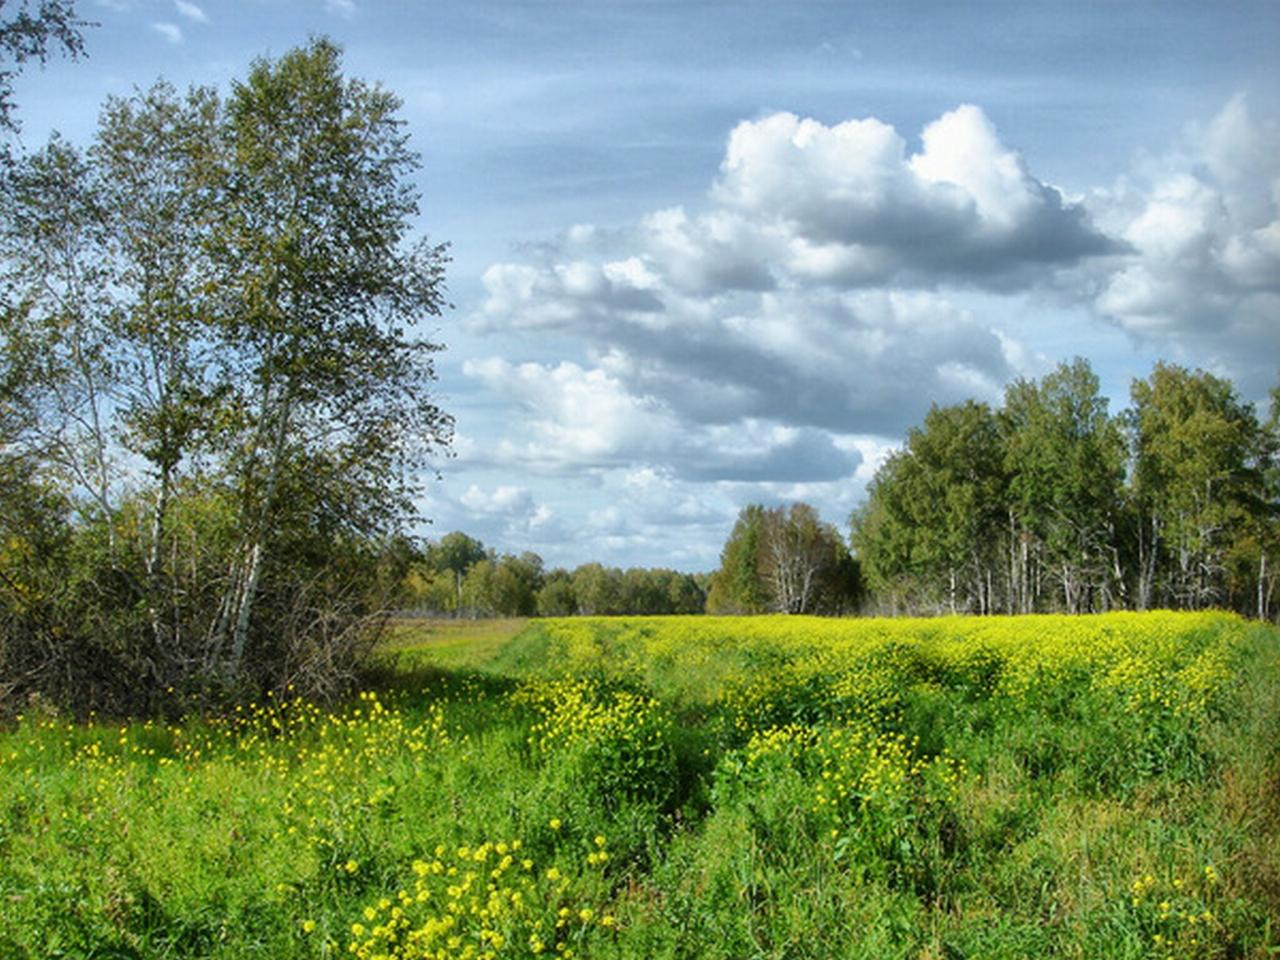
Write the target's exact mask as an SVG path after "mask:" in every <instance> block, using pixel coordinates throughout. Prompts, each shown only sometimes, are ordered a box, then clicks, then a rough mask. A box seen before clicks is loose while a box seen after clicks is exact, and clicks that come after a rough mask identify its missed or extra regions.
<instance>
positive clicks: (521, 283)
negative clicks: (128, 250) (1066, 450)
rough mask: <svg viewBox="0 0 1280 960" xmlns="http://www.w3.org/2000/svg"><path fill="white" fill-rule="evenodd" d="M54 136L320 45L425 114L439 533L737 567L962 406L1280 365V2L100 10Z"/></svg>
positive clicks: (269, 2)
mask: <svg viewBox="0 0 1280 960" xmlns="http://www.w3.org/2000/svg"><path fill="white" fill-rule="evenodd" d="M78 6H79V12H80V13H81V14H82V15H83V16H85V17H86V18H87V19H91V20H94V21H97V22H98V24H99V25H98V26H97V27H95V28H93V29H91V30H89V31H87V34H86V43H87V47H88V52H89V57H88V59H87V60H83V61H81V62H78V63H60V62H58V63H51V64H50V65H49V67H48V68H47V69H45V70H44V71H43V72H39V71H33V72H31V73H30V74H29V75H28V76H26V77H24V78H23V80H22V82H21V84H20V85H19V88H18V102H19V104H20V105H21V110H22V119H23V121H24V123H25V130H24V139H25V141H26V142H27V144H28V145H36V144H39V143H40V142H42V141H43V139H44V138H45V137H46V136H47V135H48V133H49V131H51V130H53V129H57V130H60V131H61V132H62V133H64V134H65V135H67V136H69V137H70V138H72V139H73V140H79V141H84V140H86V139H87V138H88V137H89V136H90V135H91V133H92V130H93V127H94V123H95V120H96V116H97V110H98V107H99V106H100V104H101V102H102V99H103V98H104V97H105V96H106V95H107V94H109V93H114V94H128V93H129V92H130V91H131V90H133V89H134V88H135V87H145V86H147V85H149V84H150V83H152V82H153V81H154V80H155V79H157V78H158V77H162V76H163V77H165V78H166V79H168V80H170V81H172V82H174V83H176V84H178V85H186V84H188V83H217V84H226V83H228V82H229V81H230V80H231V79H232V78H234V77H237V76H241V75H243V74H244V72H245V70H246V68H247V66H248V64H249V62H250V61H251V60H252V59H253V58H254V57H255V56H259V55H263V54H267V55H279V54H281V53H283V52H285V51H287V50H288V49H290V48H291V47H293V46H296V45H298V44H300V43H303V42H305V41H306V39H307V37H308V36H310V35H314V34H326V35H328V36H330V37H332V38H333V39H334V40H336V41H337V42H338V43H340V44H341V45H342V46H343V47H344V49H345V51H346V61H345V63H346V67H347V70H348V72H349V73H351V74H353V75H358V76H362V77H364V78H366V79H369V80H376V81H379V82H381V83H382V84H383V85H385V86H386V87H388V88H390V89H391V90H393V91H395V92H396V93H397V94H399V95H400V96H401V97H402V98H403V100H404V108H403V117H404V119H405V120H407V121H408V123H409V129H410V131H411V133H412V137H413V143H414V146H415V148H416V149H417V150H418V151H419V152H420V153H421V155H422V157H423V169H422V171H421V175H420V183H419V186H420V188H421V191H422V195H423V204H422V206H423V218H422V224H421V226H422V229H423V230H424V231H425V232H426V233H427V234H428V235H430V236H431V237H432V238H434V239H437V240H447V241H449V242H450V243H451V244H452V252H453V256H454V263H453V265H452V268H451V271H450V278H449V288H450V297H451V299H452V301H453V302H454V304H455V305H456V308H455V309H454V310H452V311H450V312H449V313H448V314H447V315H446V316H444V317H442V318H438V319H432V320H431V321H430V322H429V323H428V324H427V325H426V327H425V328H424V329H425V331H426V332H428V333H430V334H431V335H432V336H433V337H435V338H436V339H439V340H441V341H443V342H444V343H445V344H447V347H448V350H447V352H446V353H444V354H443V355H442V359H441V362H440V367H439V373H440V382H439V397H440V400H441V403H442V405H443V406H444V407H445V408H446V409H447V410H449V411H450V412H452V413H453V414H454V415H455V417H456V418H457V442H456V451H455V452H456V456H454V457H453V458H451V459H449V460H445V461H442V462H441V463H440V470H441V473H442V475H443V479H442V480H441V481H439V482H436V483H433V484H431V485H430V487H429V491H428V494H427V495H426V497H425V499H424V503H423V506H424V512H425V513H426V514H427V515H428V516H430V517H432V518H433V521H434V522H433V525H432V526H431V527H430V528H425V529H424V532H426V533H428V534H429V535H437V534H440V533H443V532H445V531H448V530H452V529H463V530H466V531H467V532H469V533H471V534H473V535H475V536H478V537H480V538H481V539H483V540H484V541H485V542H486V543H487V544H489V545H491V546H495V547H497V548H499V549H501V550H510V551H517V550H525V549H532V550H535V551H537V552H538V553H540V554H541V555H542V556H543V557H544V558H545V559H546V560H547V562H548V563H549V564H563V565H570V566H572V565H576V564H577V563H580V562H583V561H585V560H588V559H599V560H603V561H606V562H609V563H613V564H618V565H623V566H627V565H663V566H672V567H676V568H679V569H685V570H705V569H710V568H713V567H714V566H715V564H716V559H717V556H718V553H719V550H720V547H721V545H722V543H723V541H724V538H725V536H726V535H727V533H728V531H729V529H730V527H731V526H732V523H733V519H734V517H735V516H736V514H737V512H738V510H739V508H740V507H741V506H742V505H744V504H746V503H749V502H767V503H777V502H784V501H788V500H793V499H804V500H807V501H809V502H811V503H813V504H814V505H815V506H817V507H818V508H819V510H820V511H821V513H822V514H823V516H824V517H825V518H826V519H828V520H830V521H832V522H834V523H836V524H837V525H838V526H840V527H841V528H842V529H844V528H845V527H846V518H847V517H848V514H849V512H850V510H851V509H852V508H854V507H855V506H856V505H857V504H858V502H859V501H860V499H861V498H862V496H863V492H864V490H865V486H866V483H867V481H868V480H869V479H870V477H871V476H872V474H874V472H875V468H876V466H877V464H878V463H879V462H880V461H881V460H882V458H883V457H884V455H885V454H886V452H888V451H889V450H891V449H893V448H894V447H895V446H896V445H897V444H899V443H900V442H901V440H902V438H903V436H904V433H905V431H906V430H907V428H909V427H910V426H912V425H913V424H916V423H918V422H919V421H920V419H921V418H922V417H923V415H924V413H925V412H926V411H927V409H928V407H929V405H930V403H942V404H945V403H951V402H956V401H959V400H963V399H965V398H968V397H976V398H979V399H982V400H987V401H992V402H996V401H998V399H999V397H1000V396H1001V394H1002V392H1003V388H1004V385H1005V384H1006V383H1008V382H1009V381H1010V380H1012V379H1015V378H1017V377H1024V376H1025V377H1035V376H1040V375H1042V374H1043V373H1045V372H1047V371H1048V370H1050V369H1052V367H1053V366H1054V365H1055V364H1056V363H1057V362H1059V361H1061V360H1065V359H1070V358H1071V357H1073V356H1077V355H1079V356H1084V357H1086V358H1088V359H1089V360H1090V361H1091V362H1092V363H1093V365H1094V369H1095V370H1096V371H1097V372H1098V373H1099V375H1100V376H1101V378H1102V381H1103V387H1104V391H1105V392H1106V393H1107V394H1108V396H1110V397H1111V398H1112V408H1113V410H1118V409H1120V408H1121V407H1123V406H1124V405H1125V403H1126V402H1127V397H1128V389H1129V383H1130V381H1131V380H1132V379H1133V378H1134V377H1141V376H1145V375H1146V374H1147V373H1148V372H1149V371H1150V369H1151V366H1152V364H1153V363H1154V362H1155V361H1156V360H1157V359H1166V360H1171V361H1174V362H1179V363H1183V364H1187V365H1190V366H1199V367H1203V368H1205V369H1208V370H1211V371H1213V372H1215V373H1219V374H1223V375H1227V376H1230V377H1232V378H1233V379H1234V380H1235V382H1236V383H1237V385H1238V386H1239V388H1240V390H1241V392H1242V393H1243V394H1244V395H1245V397H1246V398H1249V399H1254V400H1260V399H1262V398H1263V396H1264V395H1265V393H1266V390H1267V389H1268V388H1269V387H1270V386H1271V385H1273V384H1275V383H1276V382H1277V380H1278V379H1280V56H1277V55H1276V51H1277V50H1280V5H1278V4H1277V3H1275V2H1271V0H1266V2H1257V3H1251V2H1221V3H1205V2H1203V0H1195V2H1174V0H1164V2H1158V3H1138V2H1128V3H1118V2H1113V0H1107V2H1101V0H1100V2H1073V3H1058V4H1050V3H1047V2H1044V3H1041V2H1028V0H1016V2H1012V3H982V4H957V3H954V2H945V3H906V2H903V3H877V4H871V3H853V2H830V3H827V2H812V3H805V2H797V3H793V4H784V3H779V2H777V0H768V2H754V0H744V2H738V3H727V2H724V3H722V2H696V0H683V2H666V0H653V2H614V0H526V2H514V0H434V2H425V0H424V2H409V0H396V2H392V0H378V2H375V0H306V2H304V0H80V2H79V4H78Z"/></svg>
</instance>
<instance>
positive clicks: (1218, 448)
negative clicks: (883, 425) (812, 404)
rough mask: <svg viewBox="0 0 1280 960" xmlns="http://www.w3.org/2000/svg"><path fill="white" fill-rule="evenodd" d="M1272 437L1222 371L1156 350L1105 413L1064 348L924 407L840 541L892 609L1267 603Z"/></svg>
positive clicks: (1088, 378) (1273, 535)
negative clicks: (1128, 400) (978, 399)
mask: <svg viewBox="0 0 1280 960" xmlns="http://www.w3.org/2000/svg"><path fill="white" fill-rule="evenodd" d="M1273 423H1274V422H1273ZM1277 449H1280V447H1278V446H1277V441H1276V440H1275V427H1274V425H1272V426H1270V427H1268V426H1266V425H1264V424H1260V423H1259V421H1258V417H1257V415H1256V413H1255V411H1254V409H1253V407H1252V406H1251V405H1250V404H1248V403H1245V402H1243V401H1242V400H1241V399H1240V398H1239V396H1238V395H1237V394H1236V391H1235V388H1234V387H1233V386H1232V384H1231V383H1230V382H1228V381H1226V380H1223V379H1220V378H1218V377H1214V376H1212V375H1211V374H1208V373H1204V372H1203V371H1188V370H1186V369H1184V368H1181V367H1176V366H1172V365H1169V364H1163V363H1162V364H1157V365H1156V368H1155V370H1154V371H1153V372H1152V374H1151V376H1150V378H1149V379H1148V380H1139V381H1135V383H1134V385H1133V392H1132V406H1131V408H1130V409H1129V410H1127V411H1124V412H1123V413H1122V414H1121V415H1120V416H1119V417H1112V416H1111V415H1110V414H1109V412H1108V409H1107V401H1106V399H1105V398H1104V397H1102V396H1101V395H1100V394H1099V393H1098V379H1097V377H1096V376H1095V375H1094V374H1093V371H1092V370H1091V369H1090V367H1089V365H1088V363H1087V362H1086V361H1084V360H1081V359H1078V358H1077V359H1076V360H1074V361H1072V362H1071V363H1064V364H1061V365H1060V366H1059V367H1058V368H1057V369H1056V370H1055V371H1053V372H1052V373H1050V374H1048V375H1047V376H1045V377H1043V378H1042V379H1040V380H1038V381H1029V380H1019V381H1017V382H1015V383H1013V384H1011V385H1010V386H1009V387H1008V389H1007V390H1006V393H1005V400H1004V406H1003V408H1002V409H1001V410H999V411H997V412H996V413H995V414H992V413H991V412H990V411H989V410H987V409H986V408H985V407H984V406H982V405H981V404H976V403H973V402H969V403H966V404H962V405H959V406H955V407H948V408H934V409H933V410H931V411H930V413H929V415H928V416H927V417H926V418H925V421H924V423H923V425H922V426H921V427H920V428H918V429H915V430H912V431H911V432H910V433H909V434H908V437H907V442H906V445H905V447H904V449H902V450H900V451H897V452H896V453H894V454H892V455H890V456H889V457H888V458H887V459H886V460H885V462H884V463H883V464H882V465H881V467H880V469H879V470H878V471H877V472H876V476H875V477H874V479H873V480H872V482H871V484H870V485H869V487H868V491H867V493H868V495H867V501H866V502H865V503H864V504H863V506H862V507H860V508H859V509H858V510H857V511H856V512H855V513H854V514H853V516H852V517H851V524H852V543H853V547H854V552H855V554H856V556H857V559H858V561H859V563H860V565H861V568H862V570H863V572H864V573H865V575H866V578H867V582H868V586H869V587H870V590H871V593H872V595H873V597H874V606H876V607H878V608H879V609H881V610H885V611H888V612H893V613H897V612H899V611H904V610H905V611H908V612H909V611H913V610H923V611H929V612H939V611H941V610H948V611H951V612H957V611H968V612H974V613H994V612H1004V613H1030V612H1034V611H1054V610H1065V611H1068V612H1087V611H1106V610H1110V609H1113V608H1117V607H1128V608H1131V609H1149V608H1151V607H1155V606H1167V607H1178V608H1185V609H1204V608H1207V607H1211V606H1228V605H1229V606H1230V607H1232V608H1234V609H1236V610H1239V611H1240V612H1247V613H1251V614H1253V615H1255V616H1257V617H1259V619H1268V618H1269V617H1270V616H1271V615H1272V612H1273V611H1274V602H1273V593H1274V585H1275V583H1276V572H1275V571H1276V569H1277V567H1278V566H1280V563H1277V552H1276V551H1277V543H1280V541H1277V537H1278V536H1280V532H1278V531H1280V511H1278V509H1277V503H1280V500H1277V496H1276V488H1275V484H1274V482H1273V481H1274V470H1275V466H1274V465H1275V463H1276V462H1277V460H1276V458H1277V453H1276V451H1277ZM1268 478H1270V479H1268ZM1269 484H1270V485H1269Z"/></svg>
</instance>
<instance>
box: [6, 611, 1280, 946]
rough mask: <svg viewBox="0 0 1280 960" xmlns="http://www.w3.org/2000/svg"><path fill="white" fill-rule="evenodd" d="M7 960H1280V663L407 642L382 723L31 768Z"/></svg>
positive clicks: (478, 632) (560, 642) (1043, 639)
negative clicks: (540, 959)
mask: <svg viewBox="0 0 1280 960" xmlns="http://www.w3.org/2000/svg"><path fill="white" fill-rule="evenodd" d="M0 917H2V918H3V919H2V922H0V958H4V960H8V958H33V960H34V958H41V960H44V958H53V957H60V958H85V960H88V958H95V960H105V958H141V957H146V958H151V957H172V958H187V957H211V958H247V957H264V958H265V957H270V958H290V957H298V958H337V957H351V956H354V957H357V958H361V960H409V958H440V960H443V958H446V957H468V958H486V957H487V958H499V957H531V956H553V957H575V956H576V957H580V958H597V957H607V958H612V957H618V958H621V957H632V958H645V957H673V958H674V957H688V958H704V957H705V958H717V957H722V958H757V957H758V958H765V957H769V958H783V957H795V958H800V957H866V958H891V957H903V958H921V960H923V958H935V960H936V958H961V957H983V958H1000V957H1008V958H1014V957H1033V956H1034V957H1042V956H1061V957H1081V958H1086V957H1088V958H1093V957H1108V958H1130V957H1132V958H1147V957H1151V958H1165V957H1178V958H1181V957H1203V958H1218V957H1222V958H1228V957H1241V958H1255V957H1256V958H1263V957H1270V956H1275V955H1276V954H1277V953H1280V634H1277V632H1276V631H1275V630H1274V629H1273V628H1270V627H1266V626H1262V625H1258V624H1254V623H1250V622H1247V621H1244V620H1241V619H1239V618H1237V617H1236V616H1234V615H1229V614H1221V613H1203V614H1189V613H1149V614H1129V613H1114V614H1107V615H1101V616H1088V617H1055V616H1037V617H1019V618H982V619H978V618H940V619H930V620H829V619H827V620H824V619H810V618H799V617H755V618H715V617H687V618H685V617H665V618H648V619H646V618H629V619H624V618H619V619H566V620H537V621H528V622H523V621H509V622H500V623H493V622H485V621H481V622H479V623H476V624H469V625H467V624H459V623H448V624H440V623H434V624H432V623H427V624H418V625H413V624H410V625H403V626H401V627H399V628H398V629H397V631H396V632H395V634H394V635H393V637H392V639H391V642H390V643H388V644H387V646H386V647H385V648H384V650H383V651H382V654H381V659H380V662H379V665H378V667H377V669H376V670H375V671H374V672H373V673H372V674H371V675H370V676H369V678H368V682H367V687H366V689H365V691H364V692H363V693H361V694H360V695H359V696H358V697H355V698H353V699H352V700H351V701H350V702H348V703H345V704H342V705H340V706H337V707H331V708H327V709H322V708H320V707H318V706H315V705H313V704H310V703H307V702H305V701H303V700H301V699H299V698H296V697H292V696H291V695H290V694H289V693H288V692H285V693H284V694H283V695H281V696H271V697H268V698H266V700H265V702H260V703H254V704H250V705H245V706H244V707H242V708H240V709H238V710H236V711H235V712H233V713H231V714H230V715H228V716H224V717H218V718H191V719H188V720H184V721H181V722H169V723H166V722H161V721H150V722H141V723H123V724H122V723H114V722H106V721H95V722H91V723H88V724H73V723H69V722H67V721H65V720H63V719H60V718H58V717H55V716H50V715H47V714H45V713H43V712H42V711H41V710H40V708H39V705H38V704H34V705H33V707H32V709H31V710H29V711H28V712H27V714H26V715H25V716H23V717H22V718H21V719H20V720H19V722H18V723H17V725H16V726H14V727H11V728H9V729H6V730H4V731H0Z"/></svg>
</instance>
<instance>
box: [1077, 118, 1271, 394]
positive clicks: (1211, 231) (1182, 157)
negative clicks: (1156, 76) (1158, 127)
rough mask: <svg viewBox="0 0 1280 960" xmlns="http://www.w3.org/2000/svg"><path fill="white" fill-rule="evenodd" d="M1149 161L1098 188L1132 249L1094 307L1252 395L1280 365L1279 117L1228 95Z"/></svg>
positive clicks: (1107, 279)
mask: <svg viewBox="0 0 1280 960" xmlns="http://www.w3.org/2000/svg"><path fill="white" fill-rule="evenodd" d="M1149 168H1150V169H1149V170H1148V171H1147V172H1146V173H1145V174H1144V175H1143V176H1142V177H1141V178H1140V179H1139V181H1138V182H1137V183H1136V184H1135V183H1134V182H1127V183H1122V184H1121V185H1120V186H1119V187H1118V188H1117V189H1116V190H1114V191H1111V192H1109V193H1107V194H1104V195H1103V200H1104V201H1105V202H1107V203H1109V204H1110V205H1111V207H1112V210H1111V213H1110V216H1111V218H1112V220H1113V221H1114V222H1116V223H1117V224H1118V227H1119V229H1120V230H1122V232H1123V236H1124V238H1125V240H1126V241H1127V242H1128V243H1129V244H1130V245H1131V246H1132V248H1133V253H1132V254H1131V255H1130V256H1127V257H1124V258H1121V259H1120V261H1119V262H1118V263H1117V264H1115V265H1114V268H1113V269H1112V270H1111V272H1110V273H1109V274H1108V275H1107V276H1106V277H1105V278H1104V281H1103V287H1102V290H1101V292H1100V293H1099V295H1098V297H1097V300H1096V304H1097V308H1098V309H1099V311H1101V312H1102V313H1103V314H1104V315H1105V316H1107V317H1109V318H1111V319H1112V320H1113V321H1114V322H1115V323H1116V324H1118V325H1119V326H1120V327H1121V328H1122V329H1124V330H1125V331H1127V332H1129V333H1130V334H1132V335H1134V336H1135V337H1137V338H1138V339H1140V340H1142V341H1145V342H1149V343H1151V344H1153V345H1155V346H1156V347H1158V348H1160V349H1163V350H1166V351H1172V352H1173V354H1174V355H1175V358H1176V359H1179V360H1182V361H1184V362H1189V363H1193V364H1196V365H1198V366H1204V367H1208V368H1211V369H1217V370H1220V371H1223V372H1227V373H1229V374H1230V375H1232V376H1234V377H1235V378H1236V379H1237V382H1238V383H1239V384H1240V386H1241V388H1242V389H1243V390H1244V391H1245V392H1246V393H1247V394H1249V395H1255V396H1256V395H1259V394H1261V392H1262V391H1263V390H1264V389H1265V388H1266V386H1268V385H1270V384H1271V383H1273V382H1274V378H1275V375H1276V370H1277V366H1280V359H1277V358H1280V128H1278V127H1277V125H1276V124H1275V123H1274V122H1270V123H1264V122H1260V121H1257V120H1255V119H1254V118H1253V117H1252V116H1251V114H1250V112H1249V109H1248V105H1247V103H1246V101H1245V99H1244V98H1243V97H1235V98H1233V99H1232V100H1231V101H1230V102H1228V103H1227V104H1226V106H1224V107H1223V109H1222V110H1221V111H1220V112H1219V113H1218V115H1217V116H1216V117H1214V118H1213V120H1212V121H1211V122H1210V123H1209V124H1208V125H1207V126H1206V127H1203V128H1193V129H1192V130H1190V131H1189V133H1188V134H1187V136H1186V138H1185V142H1184V143H1183V144H1182V145H1181V146H1180V147H1179V148H1178V149H1176V150H1174V151H1171V152H1170V153H1169V155H1167V156H1166V157H1164V158H1162V160H1160V161H1159V162H1156V163H1153V164H1149Z"/></svg>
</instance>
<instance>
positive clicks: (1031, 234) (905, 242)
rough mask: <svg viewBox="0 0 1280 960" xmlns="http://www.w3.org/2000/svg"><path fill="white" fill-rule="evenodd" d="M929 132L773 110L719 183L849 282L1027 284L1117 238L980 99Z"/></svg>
mask: <svg viewBox="0 0 1280 960" xmlns="http://www.w3.org/2000/svg"><path fill="white" fill-rule="evenodd" d="M921 139H922V143H923V147H922V149H921V151H920V152H918V153H916V154H914V155H910V156H908V153H907V149H908V148H907V143H906V141H905V140H904V139H903V138H902V136H901V135H899V134H898V132H897V131H896V130H894V128H893V127H891V126H889V125H888V124H885V123H883V122H881V121H879V120H876V119H874V118H871V119H864V120H850V121H846V122H844V123H840V124H837V125H835V126H827V125H825V124H822V123H820V122H818V121H817V120H812V119H801V118H800V117H797V116H796V115H794V114H790V113H778V114H774V115H772V116H769V117H766V118H764V119H762V120H757V121H749V122H745V123H741V124H739V125H738V127H737V128H736V129H735V130H734V131H733V133H732V135H731V136H730V137H729V144H728V148H727V151H726V154H725V158H724V161H723V163H722V164H721V169H720V177H719V180H718V181H717V182H716V184H715V187H714V188H713V191H712V194H713V197H714V198H715V199H716V200H717V201H718V202H719V203H720V204H722V205H723V206H724V207H726V208H728V209H730V210H733V211H737V212H739V213H740V214H742V215H743V216H745V217H748V218H749V219H751V220H752V221H754V222H758V223H762V224H764V225H767V226H769V227H772V228H774V229H775V231H776V233H777V235H778V236H779V238H780V239H781V240H782V241H783V242H784V244H785V246H786V253H787V254H788V255H789V257H788V259H787V260H786V261H784V262H785V268H784V269H786V270H787V271H788V272H789V273H791V274H793V275H796V276H799V277H804V278H808V279H811V280H815V281H821V282H825V283H831V284H836V285H842V286H865V285H871V284H887V283H895V284H899V285H901V284H907V285H916V286H933V285H936V284H938V283H939V282H942V281H949V282H953V283H969V284H975V285H980V286H995V287H1009V286H1021V285H1026V284H1028V283H1031V282H1033V280H1034V279H1035V278H1036V277H1037V276H1038V275H1040V274H1042V273H1043V272H1044V270H1045V269H1046V268H1047V267H1055V266H1057V267H1062V266H1069V265H1072V264H1075V263H1077V262H1079V261H1080V260H1081V259H1082V258H1084V257H1088V256H1091V255H1096V254H1103V253H1107V252H1109V251H1111V250H1113V249H1114V248H1115V244H1114V242H1113V241H1111V240H1110V239H1108V238H1107V237H1105V236H1104V235H1103V234H1101V233H1099V232H1098V230H1097V229H1096V228H1095V227H1094V226H1093V225H1092V224H1091V223H1090V221H1089V218H1088V216H1087V215H1086V212H1085V210H1084V208H1083V207H1081V206H1080V205H1078V204H1073V203H1070V202H1068V201H1067V200H1066V199H1065V198H1064V197H1063V195H1062V194H1061V192H1059V191H1058V190H1057V189H1056V188H1054V187H1052V186H1049V185H1047V184H1045V183H1042V182H1041V181H1039V180H1037V179H1036V178H1035V177H1033V176H1032V175H1031V174H1030V172H1029V171H1028V170H1027V167H1026V165H1025V163H1024V162H1023V161H1022V158H1021V157H1020V156H1019V155H1018V154H1017V153H1016V152H1014V151H1012V150H1010V149H1009V148H1007V147H1005V146H1004V145H1003V144H1002V143H1001V142H1000V139H999V136H998V135H997V133H996V129H995V126H994V125H993V124H992V123H991V121H990V119H989V118H988V117H987V116H986V114H984V113H983V111H982V110H981V109H979V108H978V107H975V106H972V105H964V106H961V107H959V108H957V109H956V110H953V111H951V112H950V113H947V114H945V115H943V116H942V117H941V118H939V119H938V120H936V121H934V122H933V123H931V124H929V125H928V126H927V127H926V128H925V130H924V132H923V134H922V138H921Z"/></svg>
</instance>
